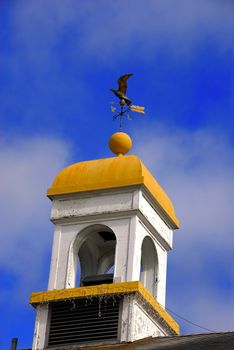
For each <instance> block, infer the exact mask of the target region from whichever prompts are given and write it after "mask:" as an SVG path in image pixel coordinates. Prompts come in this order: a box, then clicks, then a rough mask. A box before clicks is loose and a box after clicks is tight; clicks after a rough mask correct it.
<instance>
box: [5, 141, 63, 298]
mask: <svg viewBox="0 0 234 350" xmlns="http://www.w3.org/2000/svg"><path fill="white" fill-rule="evenodd" d="M68 148H69V147H68V145H67V144H66V143H65V142H62V141H61V140H59V139H55V138H50V137H37V138H31V139H25V140H24V139H23V138H21V139H19V138H18V139H15V140H14V141H13V142H12V140H11V141H8V142H6V141H2V142H1V147H0V164H1V172H0V193H1V196H0V211H1V220H0V232H1V244H0V266H1V269H3V270H5V271H6V272H8V273H9V274H10V275H13V276H14V277H15V284H14V288H16V289H17V295H19V294H22V296H23V295H24V296H25V290H27V287H29V286H30V288H31V289H32V288H33V285H35V284H36V283H38V282H39V281H41V280H42V279H44V280H45V276H42V270H43V268H44V266H43V261H44V260H45V258H46V256H47V255H48V253H49V252H50V248H51V242H52V238H53V227H52V225H50V224H49V216H50V202H49V200H48V199H47V198H46V190H47V188H48V187H49V186H50V185H51V183H52V180H53V178H54V176H55V175H56V173H57V172H58V171H59V170H60V169H62V168H63V167H64V165H65V163H66V161H67V159H68ZM19 286H20V287H21V288H19ZM29 290H30V289H29ZM19 291H21V292H19ZM27 294H28V293H27ZM3 296H4V295H3ZM3 296H2V297H3Z"/></svg>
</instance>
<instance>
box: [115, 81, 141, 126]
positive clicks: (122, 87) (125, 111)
mask: <svg viewBox="0 0 234 350" xmlns="http://www.w3.org/2000/svg"><path fill="white" fill-rule="evenodd" d="M132 75H133V74H124V75H122V76H121V77H120V78H119V79H118V85H119V88H118V90H115V89H110V90H111V91H112V92H113V93H114V94H115V95H116V96H117V97H118V98H119V100H120V101H119V104H120V110H118V109H117V108H116V107H115V102H111V110H112V112H113V113H115V114H114V116H113V120H115V119H116V118H118V117H119V130H122V127H123V117H127V119H130V120H131V119H132V118H131V114H130V113H131V112H138V113H143V114H144V113H145V107H140V106H135V105H133V104H132V101H131V100H130V99H129V98H128V97H127V96H126V92H127V80H128V79H129V78H130V77H131V76H132Z"/></svg>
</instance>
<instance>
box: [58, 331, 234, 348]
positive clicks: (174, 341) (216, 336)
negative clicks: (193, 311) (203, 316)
mask: <svg viewBox="0 0 234 350" xmlns="http://www.w3.org/2000/svg"><path fill="white" fill-rule="evenodd" d="M63 349H64V350H65V349H66V350H80V349H83V350H84V349H85V350H112V349H113V350H170V349H171V350H234V332H225V333H208V334H191V335H181V336H173V337H157V338H152V337H149V338H144V339H142V340H138V341H135V342H132V343H121V344H120V343H118V344H109V345H100V346H88V347H84V346H83V347H80V346H77V345H76V346H68V347H64V348H63ZM54 350H55V349H54ZM59 350H61V348H59Z"/></svg>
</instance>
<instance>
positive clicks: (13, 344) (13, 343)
mask: <svg viewBox="0 0 234 350" xmlns="http://www.w3.org/2000/svg"><path fill="white" fill-rule="evenodd" d="M17 343H18V338H12V339H11V350H16V349H17Z"/></svg>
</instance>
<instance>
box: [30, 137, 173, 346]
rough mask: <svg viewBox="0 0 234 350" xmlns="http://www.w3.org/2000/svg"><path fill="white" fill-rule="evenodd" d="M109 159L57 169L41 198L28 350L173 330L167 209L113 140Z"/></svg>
mask: <svg viewBox="0 0 234 350" xmlns="http://www.w3.org/2000/svg"><path fill="white" fill-rule="evenodd" d="M109 144H110V148H111V150H112V151H113V153H115V154H116V155H117V156H116V157H114V158H106V159H98V160H91V161H86V162H81V163H76V164H73V165H71V166H69V167H67V168H65V169H63V170H62V171H61V172H60V173H59V174H58V175H57V176H56V178H55V180H54V182H53V184H52V186H51V188H49V190H48V192H47V195H48V197H49V198H50V199H51V201H52V211H51V220H52V222H53V223H54V225H55V231H54V242H53V250H52V259H51V267H50V277H49V284H48V291H44V292H36V293H32V295H31V300H30V302H31V304H32V305H33V306H34V307H35V308H36V312H37V317H36V323H35V332H34V342H33V350H42V349H45V348H49V347H53V349H54V348H56V349H57V348H58V349H59V348H61V347H64V346H67V345H77V344H78V345H82V346H86V347H88V346H90V344H95V345H96V344H104V343H120V342H126V341H134V340H137V339H142V338H145V337H149V336H153V337H156V336H169V335H176V334H178V333H179V327H178V325H177V324H176V322H175V321H174V320H173V319H172V317H171V316H170V315H169V314H168V313H167V312H166V311H165V309H164V307H165V294H166V269H167V252H168V251H169V250H170V249H171V248H172V239H173V230H174V229H177V228H178V227H179V221H178V219H177V217H176V215H175V212H174V208H173V205H172V203H171V201H170V199H169V198H168V196H167V195H166V193H165V192H164V190H163V189H162V188H161V187H160V185H159V184H158V183H157V181H156V180H155V178H154V177H153V176H152V175H151V173H150V172H149V171H148V170H147V168H146V167H145V166H144V165H143V163H142V162H141V161H140V159H139V158H138V157H137V156H134V155H124V154H125V153H127V152H128V151H129V150H130V148H131V139H130V137H129V136H128V135H127V134H125V133H122V132H119V133H116V134H114V135H112V137H111V139H110V143H109Z"/></svg>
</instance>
